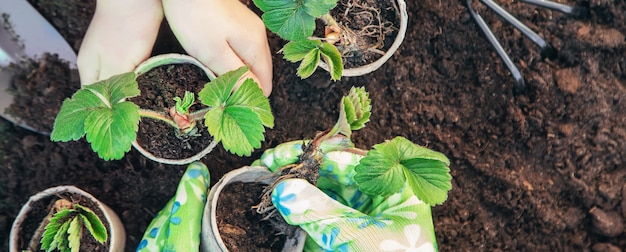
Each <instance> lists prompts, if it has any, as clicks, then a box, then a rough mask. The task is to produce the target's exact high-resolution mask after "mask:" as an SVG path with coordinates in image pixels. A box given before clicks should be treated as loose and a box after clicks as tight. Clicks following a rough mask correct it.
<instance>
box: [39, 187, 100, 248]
mask: <svg viewBox="0 0 626 252" xmlns="http://www.w3.org/2000/svg"><path fill="white" fill-rule="evenodd" d="M54 206H55V207H54V208H53V209H52V210H51V213H53V212H55V213H54V214H53V215H52V217H51V218H50V222H49V223H48V224H47V225H46V226H45V230H44V232H43V235H42V236H41V249H42V250H45V251H46V252H49V251H53V250H55V249H56V250H58V251H71V252H78V251H80V239H81V237H82V232H83V229H86V230H87V231H89V234H91V236H93V238H94V239H95V240H96V241H98V242H99V243H101V244H104V242H105V241H106V240H107V230H106V228H105V226H104V224H103V223H102V220H100V218H99V217H98V216H97V215H96V214H95V213H94V212H93V211H92V210H91V209H89V208H87V207H85V206H82V205H80V204H78V203H71V202H69V201H68V200H66V199H59V200H57V201H56V202H55V204H54Z"/></svg>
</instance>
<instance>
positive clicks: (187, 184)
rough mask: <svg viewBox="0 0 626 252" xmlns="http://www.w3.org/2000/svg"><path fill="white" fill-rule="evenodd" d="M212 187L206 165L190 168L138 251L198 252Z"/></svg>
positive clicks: (195, 164) (155, 219)
mask: <svg viewBox="0 0 626 252" xmlns="http://www.w3.org/2000/svg"><path fill="white" fill-rule="evenodd" d="M209 183H210V179H209V170H208V169H207V167H206V166H205V165H204V164H202V163H200V162H194V163H191V164H189V166H188V167H187V171H186V172H185V174H184V175H183V177H182V179H181V180H180V183H179V184H178V189H177V190H176V195H174V197H173V198H172V199H171V200H170V201H169V202H168V203H167V205H165V207H164V208H163V209H162V210H161V211H160V212H159V213H158V214H157V216H156V217H154V219H153V220H152V222H151V223H150V225H148V228H147V229H146V232H145V233H144V235H143V238H142V239H141V242H140V243H139V246H138V247H137V251H185V252H187V251H198V250H199V249H200V230H201V225H202V213H203V210H204V204H205V202H206V198H207V192H208V190H209Z"/></svg>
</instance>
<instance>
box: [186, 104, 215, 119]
mask: <svg viewBox="0 0 626 252" xmlns="http://www.w3.org/2000/svg"><path fill="white" fill-rule="evenodd" d="M209 110H211V107H208V108H203V109H200V110H198V111H194V112H192V113H189V120H190V121H199V120H201V119H202V118H204V115H206V113H207V112H209Z"/></svg>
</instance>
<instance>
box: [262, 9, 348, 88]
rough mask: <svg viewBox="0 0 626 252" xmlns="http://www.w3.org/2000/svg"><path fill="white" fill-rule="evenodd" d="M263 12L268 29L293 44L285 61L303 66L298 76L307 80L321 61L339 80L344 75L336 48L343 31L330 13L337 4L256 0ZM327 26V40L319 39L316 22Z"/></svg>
mask: <svg viewBox="0 0 626 252" xmlns="http://www.w3.org/2000/svg"><path fill="white" fill-rule="evenodd" d="M254 4H255V5H256V6H257V7H259V9H260V10H261V11H263V12H264V13H263V15H262V16H261V18H262V19H263V23H264V24H265V26H266V27H267V28H268V29H269V30H270V31H272V32H274V33H276V34H277V35H278V36H280V37H281V38H283V39H285V40H288V41H289V42H288V43H287V44H286V45H285V46H284V47H283V49H282V52H283V53H284V55H285V56H284V57H285V59H287V60H289V61H291V62H299V61H301V63H300V66H299V67H298V72H297V74H298V76H300V77H301V78H307V77H309V76H311V74H313V72H315V70H316V69H317V65H318V64H319V62H320V60H321V59H323V60H324V62H326V64H327V65H328V66H329V69H330V71H329V72H330V76H331V79H333V80H339V79H340V78H341V74H342V71H343V63H342V59H341V53H340V52H339V50H338V49H337V47H335V46H334V44H335V43H336V42H337V41H338V40H339V36H340V31H341V30H340V28H339V25H338V24H337V22H336V21H335V19H333V17H332V16H330V15H329V14H328V13H329V11H330V10H331V9H333V8H334V7H335V6H336V5H337V0H322V1H315V0H299V1H290V0H278V1H274V0H254ZM316 19H321V20H322V21H324V23H325V24H326V29H325V36H324V38H315V37H312V36H313V32H314V30H315V20H316Z"/></svg>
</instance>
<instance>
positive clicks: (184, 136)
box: [130, 54, 217, 165]
mask: <svg viewBox="0 0 626 252" xmlns="http://www.w3.org/2000/svg"><path fill="white" fill-rule="evenodd" d="M135 74H136V75H137V77H136V80H137V83H138V85H139V90H141V95H140V96H136V97H133V98H131V99H130V101H132V102H133V103H135V104H137V105H138V106H139V107H140V108H142V109H146V111H147V110H150V111H155V112H156V113H159V114H161V115H164V114H165V115H167V114H169V115H170V116H171V117H172V119H174V121H176V120H177V118H181V119H182V120H184V121H183V122H181V123H182V124H188V125H181V124H179V126H177V127H178V128H181V130H173V129H172V127H171V125H168V121H165V120H160V119H158V118H159V116H158V115H157V116H155V117H152V118H150V117H147V118H146V119H143V120H141V122H140V123H139V131H138V132H137V138H136V139H135V141H133V142H132V144H133V147H134V148H135V149H137V150H138V151H139V152H140V153H141V154H143V155H144V156H146V157H148V158H150V159H152V160H154V161H156V162H160V163H165V164H178V165H182V164H188V163H191V162H193V161H197V160H199V159H200V158H202V157H204V156H206V155H207V154H209V153H210V152H211V151H212V150H213V148H215V146H216V145H217V141H213V137H211V135H210V134H207V132H206V127H204V126H203V125H197V124H195V121H190V120H188V119H186V118H182V117H184V115H180V114H177V113H178V112H177V111H176V103H177V102H178V101H179V100H180V98H178V99H176V100H175V97H183V102H184V97H185V95H186V94H187V95H191V94H190V93H186V92H191V93H193V94H197V93H198V92H200V90H201V89H202V87H204V84H205V83H207V82H209V81H210V80H213V79H215V78H216V77H215V74H214V73H213V72H212V71H211V70H210V69H208V68H207V67H205V66H204V65H203V64H202V63H200V62H199V61H198V60H196V59H195V58H193V57H190V56H186V55H182V54H164V55H159V56H155V57H152V58H149V59H148V60H146V61H144V62H143V63H142V64H140V65H139V66H137V68H136V69H135ZM187 97H190V96H187ZM180 106H185V104H181V105H180ZM199 107H200V106H198V104H191V106H190V107H189V108H188V111H187V114H190V113H193V111H194V110H196V111H197V110H198V108H199ZM183 113H184V111H183ZM191 123H193V125H191ZM202 133H204V134H202Z"/></svg>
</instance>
